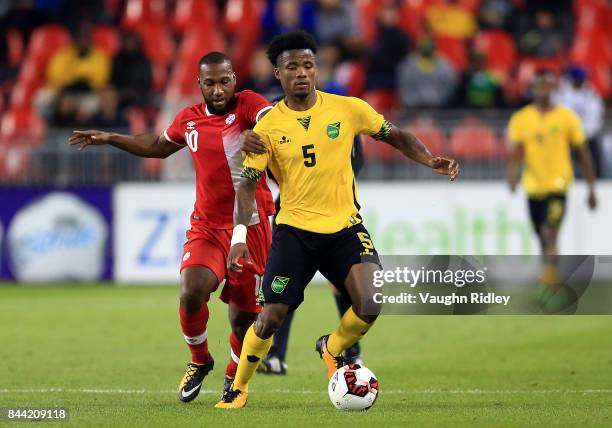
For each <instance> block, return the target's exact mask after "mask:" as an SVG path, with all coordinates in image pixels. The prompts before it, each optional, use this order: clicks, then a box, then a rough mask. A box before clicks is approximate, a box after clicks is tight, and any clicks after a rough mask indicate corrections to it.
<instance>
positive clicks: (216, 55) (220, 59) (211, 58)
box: [198, 51, 232, 71]
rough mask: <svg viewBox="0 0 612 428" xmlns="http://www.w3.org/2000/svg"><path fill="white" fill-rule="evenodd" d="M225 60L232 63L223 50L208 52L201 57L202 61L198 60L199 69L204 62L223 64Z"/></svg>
mask: <svg viewBox="0 0 612 428" xmlns="http://www.w3.org/2000/svg"><path fill="white" fill-rule="evenodd" d="M224 62H227V63H229V65H232V61H231V60H230V59H229V57H228V56H227V55H225V54H224V53H223V52H217V51H212V52H208V53H207V54H206V55H204V56H203V57H202V58H200V61H199V62H198V71H199V70H200V68H201V67H202V66H203V65H204V64H206V65H210V64H223V63H224Z"/></svg>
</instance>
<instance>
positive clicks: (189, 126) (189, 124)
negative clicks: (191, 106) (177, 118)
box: [187, 120, 196, 129]
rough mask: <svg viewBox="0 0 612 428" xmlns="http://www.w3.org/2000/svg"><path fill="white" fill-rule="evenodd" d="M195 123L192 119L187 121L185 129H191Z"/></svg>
mask: <svg viewBox="0 0 612 428" xmlns="http://www.w3.org/2000/svg"><path fill="white" fill-rule="evenodd" d="M195 124H196V123H195V122H194V121H193V120H192V121H189V122H187V129H193V128H194V127H195Z"/></svg>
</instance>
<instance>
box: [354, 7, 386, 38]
mask: <svg viewBox="0 0 612 428" xmlns="http://www.w3.org/2000/svg"><path fill="white" fill-rule="evenodd" d="M384 3H385V0H360V1H358V2H356V6H357V8H358V10H359V23H360V26H361V36H362V37H363V39H364V40H365V41H366V43H371V42H373V41H374V39H375V37H376V19H375V18H376V16H377V15H378V11H379V10H380V8H381V6H382V5H383V4H384Z"/></svg>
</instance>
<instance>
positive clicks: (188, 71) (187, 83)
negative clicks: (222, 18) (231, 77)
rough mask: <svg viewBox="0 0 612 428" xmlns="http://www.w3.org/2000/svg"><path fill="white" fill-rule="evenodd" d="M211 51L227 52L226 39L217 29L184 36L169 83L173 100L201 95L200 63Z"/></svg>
mask: <svg viewBox="0 0 612 428" xmlns="http://www.w3.org/2000/svg"><path fill="white" fill-rule="evenodd" d="M210 51H221V52H223V51H225V39H224V38H223V37H222V35H221V34H220V33H219V32H218V31H215V29H214V28H213V29H211V28H207V29H206V34H205V35H204V34H203V33H202V30H200V29H195V30H193V31H190V32H189V33H187V34H185V35H184V36H183V41H182V42H181V46H180V48H179V53H178V57H177V59H176V65H175V66H174V68H173V70H172V74H171V76H170V81H169V83H168V89H167V93H166V94H167V95H168V96H169V97H171V98H176V97H181V96H189V95H197V94H199V93H200V90H199V88H198V85H197V82H196V78H197V71H198V61H199V60H200V58H201V57H202V55H204V54H206V53H207V52H210Z"/></svg>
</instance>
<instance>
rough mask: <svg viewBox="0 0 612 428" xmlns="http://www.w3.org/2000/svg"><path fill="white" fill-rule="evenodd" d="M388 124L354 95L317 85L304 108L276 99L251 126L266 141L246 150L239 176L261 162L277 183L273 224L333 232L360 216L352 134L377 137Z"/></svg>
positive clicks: (253, 172) (256, 173) (258, 168)
mask: <svg viewBox="0 0 612 428" xmlns="http://www.w3.org/2000/svg"><path fill="white" fill-rule="evenodd" d="M390 130H391V124H390V123H389V122H387V121H385V119H384V118H383V116H382V115H381V114H379V113H377V112H376V111H375V110H374V109H373V108H372V107H370V105H369V104H368V103H366V102H365V101H362V100H360V99H358V98H352V97H343V96H339V95H332V94H328V93H325V92H320V91H317V101H316V103H315V105H314V106H313V107H311V108H310V109H308V110H306V111H295V110H291V109H290V108H289V107H287V104H285V101H284V100H283V101H279V102H278V103H277V104H276V106H275V107H274V108H273V109H272V110H270V111H269V112H268V114H266V116H264V117H263V118H262V119H261V120H260V121H259V122H258V123H257V125H256V126H255V128H254V131H255V132H256V133H257V134H258V135H259V136H260V137H261V138H262V139H263V140H264V142H265V143H266V145H267V146H268V151H267V153H265V154H260V155H258V154H249V155H248V156H247V157H246V159H245V160H244V170H243V172H242V175H243V177H248V178H251V179H253V180H258V179H259V177H260V176H261V173H262V171H264V170H265V169H266V167H268V168H270V171H272V174H273V175H274V177H275V178H276V181H277V182H278V184H279V187H280V194H281V209H280V212H279V214H278V216H277V217H276V222H277V223H278V224H286V225H289V226H293V227H296V228H298V229H303V230H307V231H310V232H315V233H335V232H338V231H340V230H342V229H344V228H347V227H350V226H352V225H354V224H357V223H360V222H361V217H360V216H359V203H358V202H357V200H358V199H357V188H356V184H355V177H354V175H353V169H352V167H351V150H352V148H353V140H354V139H355V136H356V135H357V134H369V135H372V136H373V137H374V138H376V139H382V138H384V137H386V136H387V135H388V134H389V131H390Z"/></svg>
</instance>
